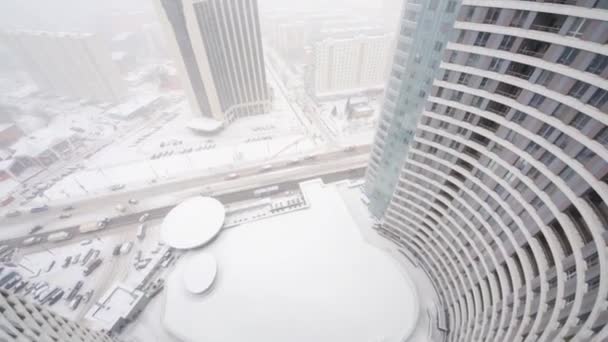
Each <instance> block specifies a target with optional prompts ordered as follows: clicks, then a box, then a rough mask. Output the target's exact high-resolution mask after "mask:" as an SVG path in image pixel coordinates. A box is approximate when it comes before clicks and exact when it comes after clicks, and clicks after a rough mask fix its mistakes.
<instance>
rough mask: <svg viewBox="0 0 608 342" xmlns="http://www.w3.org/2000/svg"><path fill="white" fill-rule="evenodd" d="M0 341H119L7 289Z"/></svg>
mask: <svg viewBox="0 0 608 342" xmlns="http://www.w3.org/2000/svg"><path fill="white" fill-rule="evenodd" d="M0 341H15V342H116V340H115V339H114V338H112V337H110V336H108V335H107V334H106V333H104V332H100V331H95V330H91V329H88V328H85V327H83V326H81V325H80V324H78V323H76V322H72V321H70V320H67V319H66V318H63V317H61V316H59V315H57V314H55V313H53V312H52V311H49V310H47V309H45V308H43V307H41V306H40V305H37V304H32V303H29V302H27V301H25V300H23V299H21V298H19V297H17V296H15V295H14V294H12V293H9V292H6V291H4V290H0Z"/></svg>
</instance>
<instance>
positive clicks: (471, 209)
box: [367, 0, 608, 341]
mask: <svg viewBox="0 0 608 342" xmlns="http://www.w3.org/2000/svg"><path fill="white" fill-rule="evenodd" d="M457 7H459V11H458V15H457V17H456V18H455V19H456V20H455V22H454V23H453V24H450V23H448V21H445V22H442V20H439V21H433V20H432V18H429V14H428V13H429V11H430V10H431V8H435V10H436V11H438V12H437V13H438V14H437V16H438V17H439V16H444V17H446V16H447V17H450V14H449V13H450V12H453V11H454V10H455V9H458V8H457ZM607 9H608V3H607V2H606V1H595V0H590V1H585V0H578V1H575V0H572V1H551V2H548V1H547V2H536V1H483V2H480V1H475V0H463V1H462V3H461V5H459V4H457V3H456V2H454V1H444V0H439V1H433V0H431V1H415V0H414V1H410V2H408V3H407V5H406V8H405V11H404V13H403V20H402V24H401V33H402V38H401V40H400V43H402V44H406V45H409V46H411V47H410V53H409V55H407V54H405V55H403V56H404V58H405V57H407V58H408V59H406V60H407V61H408V63H407V64H405V68H404V69H398V68H395V67H394V68H393V73H394V74H393V77H392V78H391V80H390V81H389V87H388V89H387V95H386V97H387V100H386V103H385V106H384V112H383V114H382V115H383V116H382V119H381V120H380V122H379V127H378V134H377V137H376V141H375V144H374V147H373V152H372V157H371V158H372V161H370V170H369V173H368V176H367V182H368V183H367V190H368V194H369V195H370V199H371V201H372V203H371V208H372V210H375V212H376V213H377V215H378V216H381V217H382V226H381V227H380V228H379V229H381V230H383V231H384V235H386V236H390V239H391V240H393V241H394V242H395V243H396V244H397V245H399V246H402V247H403V248H404V249H405V250H406V253H407V254H408V255H409V257H410V258H411V259H412V260H414V261H415V262H416V263H417V264H419V265H420V266H421V267H422V268H423V269H424V270H425V271H426V273H427V275H428V276H429V278H430V280H431V281H432V283H433V284H434V287H435V290H436V292H437V294H438V296H439V302H438V306H440V307H441V310H442V312H444V315H443V317H441V318H440V321H445V322H446V324H445V326H444V327H442V333H443V334H444V336H445V339H446V340H449V341H558V340H559V341H562V340H567V341H605V340H606V339H607V338H608V328H606V326H607V324H606V323H607V322H608V314H607V311H606V306H607V302H606V298H607V294H608V272H607V271H608V270H607V268H608V255H607V250H606V242H607V241H608V234H607V230H608V206H607V205H606V203H608V127H607V126H608V115H606V114H607V113H608V104H607V102H608V92H607V89H608V82H607V76H608V70H607V68H606V66H607V65H608V50H607V49H606V38H607V37H608V10H607ZM443 25H446V26H448V27H449V28H448V30H453V32H454V33H453V34H452V36H451V38H450V41H449V42H448V43H447V45H444V46H443V47H442V46H440V44H442V41H441V40H440V39H437V36H432V33H434V34H437V32H439V31H442V30H443V28H444V26H443ZM411 29H413V37H412V38H413V40H412V39H407V37H406V34H407V33H408V32H409V31H410V30H411ZM424 32H426V35H425V36H424V37H425V38H421V37H422V35H423V34H424ZM429 32H431V33H429ZM421 39H424V40H426V41H427V42H420V40H421ZM417 44H430V45H431V46H432V45H435V44H436V46H437V47H438V49H437V51H436V54H435V52H431V56H434V55H437V56H439V55H440V54H441V50H442V49H443V50H444V51H443V54H442V55H443V57H442V61H441V63H440V65H439V71H438V73H437V74H436V77H435V78H434V79H433V80H431V82H430V84H427V82H425V81H424V80H423V82H419V83H418V84H411V88H409V90H408V86H409V85H408V83H409V82H410V81H409V77H410V75H411V74H413V73H416V74H418V73H419V72H420V71H421V70H420V69H417V65H418V64H416V63H415V62H414V63H413V64H412V63H411V62H410V61H411V58H416V56H418V54H419V53H420V52H419V49H417V47H416V46H417ZM403 51H405V52H407V51H408V50H407V49H399V51H397V54H396V56H395V61H396V60H397V59H398V58H399V57H401V56H402V52H403ZM427 51H429V50H427ZM419 56H420V57H421V58H422V61H424V62H427V63H432V60H433V57H430V58H429V57H428V56H426V55H424V54H422V53H420V55H419ZM395 72H397V73H396V75H397V76H400V77H395ZM391 83H394V86H393V85H391ZM396 87H397V88H398V89H401V90H403V88H404V87H405V91H401V92H392V89H395V88H396ZM416 96H419V98H418V99H415V98H416ZM402 99H407V100H405V101H404V102H399V101H402ZM414 104H415V105H416V108H417V109H418V110H409V109H411V108H412V107H408V106H414ZM393 108H395V109H393ZM400 111H403V113H402V114H398V115H403V116H405V117H408V116H409V119H405V120H401V121H399V120H394V116H395V115H396V113H400ZM387 154H388V155H391V156H395V157H396V158H398V160H396V161H395V162H394V163H390V160H387V157H386V155H387ZM387 203H388V206H387ZM385 208H386V209H385Z"/></svg>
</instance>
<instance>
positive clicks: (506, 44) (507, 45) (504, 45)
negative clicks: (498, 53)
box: [498, 36, 515, 51]
mask: <svg viewBox="0 0 608 342" xmlns="http://www.w3.org/2000/svg"><path fill="white" fill-rule="evenodd" d="M514 42H515V37H513V36H504V37H502V41H501V42H500V46H498V49H499V50H505V51H506V50H511V47H513V43H514Z"/></svg>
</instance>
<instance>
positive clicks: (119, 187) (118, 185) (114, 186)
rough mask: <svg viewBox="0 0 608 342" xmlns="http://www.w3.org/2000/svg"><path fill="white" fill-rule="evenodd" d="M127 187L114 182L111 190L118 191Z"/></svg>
mask: <svg viewBox="0 0 608 342" xmlns="http://www.w3.org/2000/svg"><path fill="white" fill-rule="evenodd" d="M124 188H125V185H124V184H114V185H112V186H111V187H110V190H111V191H118V190H122V189H124Z"/></svg>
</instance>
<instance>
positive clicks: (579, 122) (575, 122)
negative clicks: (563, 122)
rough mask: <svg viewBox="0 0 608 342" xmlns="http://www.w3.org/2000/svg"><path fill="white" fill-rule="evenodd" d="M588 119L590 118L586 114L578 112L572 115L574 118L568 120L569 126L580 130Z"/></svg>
mask: <svg viewBox="0 0 608 342" xmlns="http://www.w3.org/2000/svg"><path fill="white" fill-rule="evenodd" d="M589 120H591V118H589V117H588V116H587V115H585V114H583V113H581V112H578V113H577V114H576V115H575V116H574V119H572V121H571V122H570V126H572V127H575V128H577V129H579V130H582V129H583V128H585V126H586V125H587V124H588V123H589Z"/></svg>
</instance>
